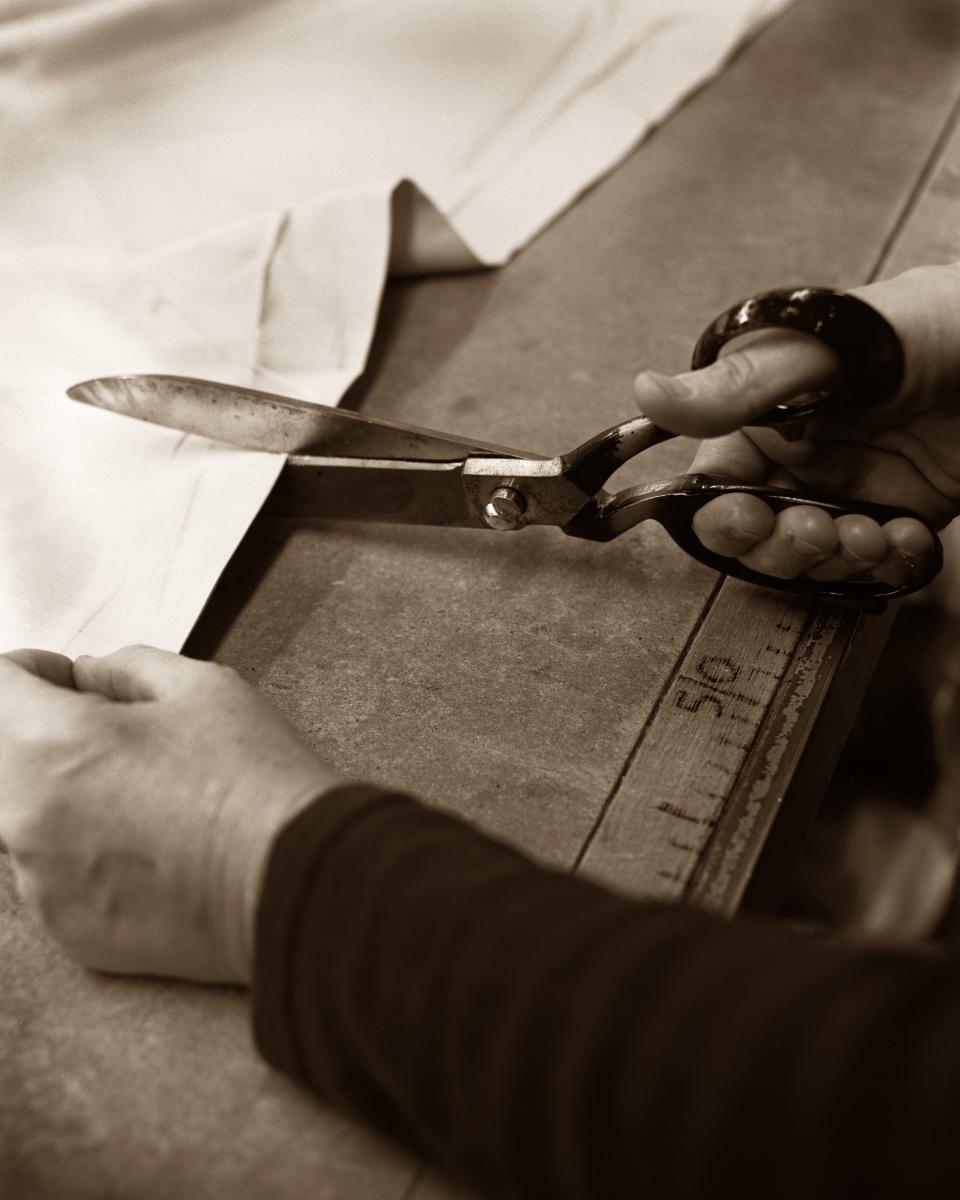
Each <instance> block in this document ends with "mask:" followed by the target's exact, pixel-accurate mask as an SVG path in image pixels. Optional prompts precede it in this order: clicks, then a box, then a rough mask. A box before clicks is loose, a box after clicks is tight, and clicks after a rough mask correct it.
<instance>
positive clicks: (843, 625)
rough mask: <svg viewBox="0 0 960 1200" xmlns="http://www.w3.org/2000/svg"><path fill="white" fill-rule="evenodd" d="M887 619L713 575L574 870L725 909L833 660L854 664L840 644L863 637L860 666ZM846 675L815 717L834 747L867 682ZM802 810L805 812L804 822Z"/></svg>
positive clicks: (746, 878) (779, 800) (756, 846)
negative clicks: (830, 708)
mask: <svg viewBox="0 0 960 1200" xmlns="http://www.w3.org/2000/svg"><path fill="white" fill-rule="evenodd" d="M748 591H749V603H748V602H747V600H748V595H747V593H748ZM889 624H890V620H889V618H888V617H882V618H877V617H873V618H862V617H858V616H855V615H853V614H851V613H849V612H847V611H845V610H842V609H838V608H831V607H828V606H826V605H819V604H810V603H808V602H804V601H801V600H799V599H798V598H795V597H790V596H787V595H781V594H780V593H767V592H764V593H762V594H758V593H756V591H755V590H750V589H749V585H747V584H742V583H739V582H737V581H736V580H726V581H724V582H723V584H722V585H721V586H718V588H717V589H716V591H715V592H714V594H713V595H712V596H711V598H710V599H709V601H708V602H707V605H706V606H705V609H704V613H703V617H702V620H701V622H700V625H699V627H698V628H697V629H696V630H695V631H694V633H693V635H692V636H691V637H690V639H689V640H688V642H687V645H686V647H685V648H684V650H683V652H682V654H681V655H680V658H679V660H678V662H677V665H676V668H675V670H674V672H673V674H672V676H671V678H670V680H669V681H668V683H667V686H666V688H665V689H664V691H663V693H662V695H661V697H660V699H659V701H658V703H657V705H656V707H655V709H654V710H653V713H652V714H651V717H650V719H649V721H648V722H647V726H646V728H645V729H644V730H643V732H642V734H641V737H640V739H639V741H638V743H637V745H636V747H635V750H634V753H633V756H632V757H631V759H630V761H629V762H628V763H627V765H626V768H625V770H624V771H623V773H622V775H621V777H620V779H619V780H618V781H617V784H616V786H615V788H614V790H613V792H612V794H611V796H610V798H609V800H608V803H607V805H606V807H605V809H604V811H603V813H602V814H601V816H600V819H599V820H598V822H597V824H596V826H595V828H594V830H593V833H592V836H591V837H590V838H589V840H588V842H587V844H586V846H585V848H584V852H583V854H582V855H581V859H580V862H579V864H578V865H579V869H580V870H581V871H582V872H584V873H585V874H587V875H589V876H591V877H592V878H597V879H601V880H603V881H604V882H605V883H606V884H608V885H609V886H612V887H616V888H618V889H620V890H622V891H625V892H629V893H630V894H632V895H643V896H650V897H655V898H658V899H663V900H679V899H688V900H693V901H695V902H697V903H699V904H701V905H703V906H706V907H709V908H712V909H714V910H716V911H719V912H724V913H731V912H733V911H735V909H736V908H737V907H738V906H739V904H740V902H741V900H742V899H743V896H744V893H745V892H746V890H747V887H748V885H749V884H750V883H751V880H752V879H753V877H754V873H755V871H756V868H757V863H758V860H759V858H760V855H761V852H762V851H763V849H764V847H765V845H766V844H767V842H768V839H769V837H770V834H771V830H772V828H773V826H774V823H775V821H776V820H777V818H778V815H779V814H780V812H781V810H782V808H783V806H784V803H785V800H786V797H787V793H788V790H790V787H791V784H792V782H793V779H794V777H795V775H796V770H797V766H798V762H799V761H800V760H801V759H802V758H803V756H804V754H805V752H806V751H807V749H808V744H809V743H810V741H811V738H812V737H813V736H814V733H815V731H816V730H817V728H818V725H820V724H822V722H821V720H820V718H821V715H822V714H821V710H822V709H823V706H824V701H825V698H826V696H827V694H828V693H829V692H831V691H832V690H833V689H835V688H837V687H838V685H839V682H840V675H841V668H842V667H843V666H844V664H845V663H846V665H847V667H848V668H849V667H850V666H852V665H853V663H854V661H855V659H854V658H852V657H851V656H850V655H849V654H848V648H849V647H850V645H851V644H852V643H853V642H855V641H856V639H857V635H858V634H862V635H864V636H866V635H867V634H869V642H870V646H871V653H870V654H869V655H867V656H864V655H860V656H859V657H860V658H864V657H866V659H867V661H868V662H869V663H870V665H871V666H872V662H873V661H874V660H875V653H876V650H877V649H878V648H879V646H880V645H882V641H883V638H884V637H885V635H886V632H887V630H888V629H889ZM865 625H869V626H872V628H870V629H869V630H865V629H864V626H865ZM848 674H850V679H849V683H850V687H849V688H847V689H845V690H844V704H843V709H844V714H843V715H839V714H837V713H835V712H834V713H831V715H830V716H829V717H828V718H825V719H826V720H827V721H828V723H829V730H830V733H831V735H832V738H831V740H832V743H833V744H834V747H835V749H836V750H837V751H838V750H839V747H840V746H841V745H842V743H843V740H844V739H845V738H846V735H847V733H848V732H849V726H850V724H851V723H852V720H853V717H854V715H855V713H856V708H857V704H858V702H859V694H858V689H859V692H860V693H862V687H863V686H864V685H865V683H866V679H867V678H868V677H869V671H866V672H860V673H859V674H855V675H854V674H851V673H850V672H849V670H848ZM831 765H832V763H831ZM827 773H829V772H827ZM824 782H825V781H824ZM812 807H813V806H812V805H810V806H806V817H807V819H809V816H810V815H811V813H812Z"/></svg>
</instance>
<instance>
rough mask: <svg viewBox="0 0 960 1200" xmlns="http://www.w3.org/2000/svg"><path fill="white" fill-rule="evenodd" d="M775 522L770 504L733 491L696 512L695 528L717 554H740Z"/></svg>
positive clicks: (754, 543) (770, 531) (769, 533)
mask: <svg viewBox="0 0 960 1200" xmlns="http://www.w3.org/2000/svg"><path fill="white" fill-rule="evenodd" d="M775 523H776V516H775V515H774V512H773V509H772V508H771V507H770V505H769V504H764V502H763V501H762V500H761V499H759V498H758V497H757V496H751V495H749V494H748V493H746V492H730V493H728V494H727V495H725V496H718V497H717V498H716V500H711V501H710V503H709V504H705V505H704V506H703V508H701V509H698V510H697V512H695V513H694V515H693V532H694V533H695V534H696V535H697V537H698V538H699V539H700V541H701V543H702V544H703V545H704V546H706V548H707V549H708V550H712V551H713V553H714V554H723V555H725V556H726V557H727V558H739V557H740V555H741V554H746V553H747V551H748V550H751V549H752V548H753V547H754V546H755V545H756V544H757V543H758V542H762V541H763V540H764V538H768V537H769V536H770V535H771V534H772V533H773V528H774V525H775ZM884 549H886V543H884Z"/></svg>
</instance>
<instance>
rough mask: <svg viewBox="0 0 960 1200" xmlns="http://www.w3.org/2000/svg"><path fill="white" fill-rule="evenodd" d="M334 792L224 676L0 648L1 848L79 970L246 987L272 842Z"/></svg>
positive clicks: (195, 666) (144, 653) (133, 659)
mask: <svg viewBox="0 0 960 1200" xmlns="http://www.w3.org/2000/svg"><path fill="white" fill-rule="evenodd" d="M338 782H340V780H339V777H338V776H337V775H336V774H335V772H334V771H332V770H331V769H330V768H329V767H327V766H325V765H324V763H323V762H321V761H320V759H318V758H317V757H316V755H314V754H313V752H312V751H311V750H310V749H309V748H308V747H307V746H306V745H305V743H304V742H302V741H301V740H300V738H299V736H298V735H297V733H296V732H295V730H294V729H293V728H292V726H290V725H289V724H288V723H287V722H286V721H285V720H284V719H283V718H282V717H281V716H280V715H279V714H278V713H277V712H275V711H274V710H273V709H272V708H271V707H270V706H269V705H268V704H267V703H266V702H265V701H264V700H262V699H261V698H260V697H259V696H258V695H257V693H256V692H255V691H254V690H253V688H251V687H250V686H249V685H248V684H246V683H245V682H244V681H243V680H242V679H241V678H240V677H239V676H238V675H236V674H235V673H234V672H233V671H231V670H229V669H228V668H226V667H220V666H216V665H215V664H212V663H203V662H196V661H193V660H191V659H187V658H181V657H180V656H179V655H176V654H169V653H166V652H164V651H161V650H154V649H150V648H149V647H146V646H132V647H128V648H127V649H125V650H120V651H118V652H117V653H115V654H110V655H107V656H106V657H103V658H91V657H82V658H78V659H77V661H76V662H75V663H71V661H70V659H68V658H65V657H64V656H63V655H59V654H52V653H49V652H46V651H38V650H21V651H15V652H14V653H12V654H7V655H0V838H2V839H3V841H4V842H6V844H7V847H8V849H9V851H10V854H11V856H12V858H13V863H14V867H15V869H16V875H17V881H18V884H19V887H20V891H21V893H22V895H23V897H24V900H25V901H26V902H27V904H28V905H30V907H32V908H33V909H34V910H35V911H36V912H37V913H38V914H39V916H40V918H41V919H42V921H43V922H44V924H45V925H46V927H47V929H48V930H49V932H50V933H51V934H52V935H53V937H54V938H56V939H57V941H59V942H60V943H61V944H62V946H63V947H64V949H65V950H66V951H67V952H68V953H69V954H70V955H71V956H72V957H74V958H76V959H78V960H79V961H80V962H82V963H85V964H86V965H87V966H90V967H95V968H97V969H99V970H103V971H111V972H122V973H132V974H149V975H168V976H178V977H182V978H189V979H197V980H205V981H208V982H213V981H221V982H235V983H240V982H246V981H248V980H249V977H250V966H251V957H252V943H253V923H254V914H255V909H256V903H257V897H258V894H259V887H260V879H261V873H262V870H263V868H264V866H265V862H266V857H267V854H268V851H269V847H270V844H271V841H272V838H273V835H274V834H275V833H276V832H277V831H278V830H279V828H280V827H282V826H283V825H284V824H286V823H287V821H288V820H289V819H290V818H291V817H292V816H293V815H294V814H295V813H296V812H297V811H298V810H299V809H300V808H302V807H303V806H304V805H306V804H307V803H309V802H310V801H311V800H312V799H314V798H315V797H316V796H318V795H319V794H320V793H322V792H324V791H327V790H328V789H329V788H331V787H333V786H335V785H336V784H337V783H338Z"/></svg>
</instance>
